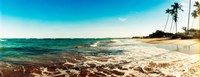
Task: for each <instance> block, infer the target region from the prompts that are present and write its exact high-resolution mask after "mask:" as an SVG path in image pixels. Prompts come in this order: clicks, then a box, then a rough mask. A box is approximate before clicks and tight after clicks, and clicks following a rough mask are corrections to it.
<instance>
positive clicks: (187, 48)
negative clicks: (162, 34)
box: [135, 38, 200, 55]
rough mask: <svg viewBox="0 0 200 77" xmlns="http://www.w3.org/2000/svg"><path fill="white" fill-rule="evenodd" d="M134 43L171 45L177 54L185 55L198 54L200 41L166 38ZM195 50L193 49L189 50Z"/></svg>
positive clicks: (140, 40) (143, 39)
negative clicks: (175, 47) (174, 47)
mask: <svg viewBox="0 0 200 77" xmlns="http://www.w3.org/2000/svg"><path fill="white" fill-rule="evenodd" d="M135 40H136V41H139V42H143V43H149V44H171V45H176V46H177V50H176V51H177V52H181V53H186V54H190V55H191V54H200V48H198V47H200V40H199V39H168V38H140V39H135ZM191 48H195V49H193V50H192V49H191Z"/></svg>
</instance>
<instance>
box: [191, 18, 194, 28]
mask: <svg viewBox="0 0 200 77" xmlns="http://www.w3.org/2000/svg"><path fill="white" fill-rule="evenodd" d="M194 22H195V19H193V21H192V25H191V29H192V28H193V26H194Z"/></svg>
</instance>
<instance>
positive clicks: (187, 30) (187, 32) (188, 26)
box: [185, 0, 194, 35]
mask: <svg viewBox="0 0 200 77" xmlns="http://www.w3.org/2000/svg"><path fill="white" fill-rule="evenodd" d="M191 3H192V0H189V12H188V24H187V28H186V31H185V34H186V35H188V34H189V28H190V12H191ZM192 23H194V20H193V22H192Z"/></svg>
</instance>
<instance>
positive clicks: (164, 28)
mask: <svg viewBox="0 0 200 77" xmlns="http://www.w3.org/2000/svg"><path fill="white" fill-rule="evenodd" d="M168 20H169V14H168V15H167V21H166V24H165V28H164V32H165V29H166V27H167V24H168Z"/></svg>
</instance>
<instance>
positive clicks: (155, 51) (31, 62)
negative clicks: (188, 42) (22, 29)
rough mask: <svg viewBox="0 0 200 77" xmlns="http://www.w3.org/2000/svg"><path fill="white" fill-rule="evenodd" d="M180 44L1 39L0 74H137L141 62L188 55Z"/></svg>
mask: <svg viewBox="0 0 200 77" xmlns="http://www.w3.org/2000/svg"><path fill="white" fill-rule="evenodd" d="M179 47H180V48H177V46H176V45H171V44H148V43H142V42H139V41H136V40H134V39H111V38H74V39H73V38H68V39H1V40H0V76H3V77H21V76H25V77H55V76H57V77H69V76H72V77H76V76H83V77H85V76H89V77H98V76H99V77H104V76H108V77H109V76H110V77H112V76H134V73H136V72H137V71H138V72H142V70H141V69H140V68H139V65H143V66H144V65H147V64H149V63H150V62H151V61H154V60H156V61H158V60H160V61H166V60H171V59H177V60H178V59H182V58H184V57H188V55H187V54H184V53H179V52H176V50H177V49H182V48H181V47H183V46H179ZM191 49H193V48H191ZM184 50H186V49H184ZM163 55H164V56H163ZM180 64H181V63H180ZM136 66H138V67H136ZM176 68H180V67H176ZM183 69H184V68H183ZM152 70H153V69H152ZM130 71H132V72H130ZM167 71H169V70H167ZM143 74H144V76H145V75H146V74H145V73H143ZM156 74H157V75H158V76H161V75H162V73H156ZM137 75H138V74H137V73H136V76H137ZM141 75H142V74H141ZM166 75H167V73H166Z"/></svg>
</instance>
